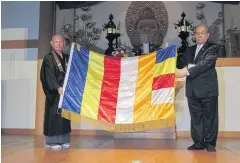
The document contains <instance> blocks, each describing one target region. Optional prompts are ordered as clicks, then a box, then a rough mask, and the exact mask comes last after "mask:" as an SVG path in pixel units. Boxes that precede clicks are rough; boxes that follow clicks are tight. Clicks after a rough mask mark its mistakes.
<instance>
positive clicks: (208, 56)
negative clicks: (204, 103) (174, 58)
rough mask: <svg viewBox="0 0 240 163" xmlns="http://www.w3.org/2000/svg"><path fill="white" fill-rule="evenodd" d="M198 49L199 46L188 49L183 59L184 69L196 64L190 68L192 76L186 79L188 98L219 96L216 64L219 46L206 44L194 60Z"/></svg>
mask: <svg viewBox="0 0 240 163" xmlns="http://www.w3.org/2000/svg"><path fill="white" fill-rule="evenodd" d="M196 48H197V45H194V46H191V47H189V48H187V50H186V52H185V53H184V54H183V58H182V59H181V62H182V66H184V67H185V66H188V64H195V66H194V67H191V68H189V67H188V72H189V74H190V75H189V76H187V79H186V96H187V97H190V96H192V95H193V93H194V95H195V96H196V97H197V98H205V97H210V96H218V79H217V72H216V69H215V64H216V60H217V57H218V51H219V46H217V45H215V44H212V43H208V42H207V43H205V44H204V45H203V46H202V48H201V49H200V51H199V53H198V54H197V56H196V58H195V59H194V56H195V51H196ZM179 61H180V60H178V62H179ZM178 68H179V67H178Z"/></svg>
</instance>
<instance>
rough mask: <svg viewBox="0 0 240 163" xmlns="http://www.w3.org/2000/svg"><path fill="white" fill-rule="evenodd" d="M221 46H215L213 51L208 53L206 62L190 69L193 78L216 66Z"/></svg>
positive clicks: (212, 48)
mask: <svg viewBox="0 0 240 163" xmlns="http://www.w3.org/2000/svg"><path fill="white" fill-rule="evenodd" d="M218 52H219V46H217V45H214V47H211V49H210V50H209V51H208V52H207V54H206V56H205V58H204V60H202V61H200V62H199V63H197V64H196V65H195V66H194V67H191V68H189V69H188V73H189V75H190V76H191V77H193V78H194V77H196V76H197V75H199V74H201V73H204V72H205V71H207V70H208V69H210V68H212V66H215V63H216V60H217V58H218Z"/></svg>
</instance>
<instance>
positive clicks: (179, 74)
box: [176, 67, 187, 78]
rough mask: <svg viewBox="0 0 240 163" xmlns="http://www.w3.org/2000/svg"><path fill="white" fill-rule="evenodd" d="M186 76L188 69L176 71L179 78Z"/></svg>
mask: <svg viewBox="0 0 240 163" xmlns="http://www.w3.org/2000/svg"><path fill="white" fill-rule="evenodd" d="M185 76H187V67H184V68H183V69H177V71H176V77H177V78H183V77H185Z"/></svg>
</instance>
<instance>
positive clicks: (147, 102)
mask: <svg viewBox="0 0 240 163" xmlns="http://www.w3.org/2000/svg"><path fill="white" fill-rule="evenodd" d="M175 73H176V47H175V46H174V45H172V46H169V47H167V48H164V49H161V50H158V51H155V52H153V53H150V54H146V55H142V56H136V57H128V58H117V57H111V56H104V55H103V54H99V53H96V52H93V51H90V50H88V49H85V48H83V47H80V46H79V45H77V44H72V47H71V52H70V58H69V63H68V69H67V73H66V77H65V81H64V86H63V90H64V93H63V95H62V96H61V98H60V102H59V108H62V116H63V117H64V118H67V119H70V120H72V121H79V120H80V117H81V116H83V117H87V118H89V119H91V120H94V121H97V122H98V124H100V125H101V126H103V129H105V130H108V131H115V132H131V131H141V130H147V129H154V128H162V127H170V126H173V125H174V122H175V116H174V101H175V83H176V81H175V79H176V78H175Z"/></svg>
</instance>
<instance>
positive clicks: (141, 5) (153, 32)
mask: <svg viewBox="0 0 240 163" xmlns="http://www.w3.org/2000/svg"><path fill="white" fill-rule="evenodd" d="M125 28H126V31H127V35H128V37H129V39H130V41H131V44H132V46H133V47H135V48H138V47H140V46H141V45H142V43H143V42H144V41H148V42H150V45H151V46H152V47H155V48H159V47H160V46H161V45H162V43H163V40H164V37H165V36H166V34H167V30H168V14H167V10H166V8H165V6H164V4H163V3H162V2H160V1H145V2H142V1H141V2H140V1H135V2H132V3H131V4H130V6H129V8H128V10H127V13H126V17H125Z"/></svg>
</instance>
